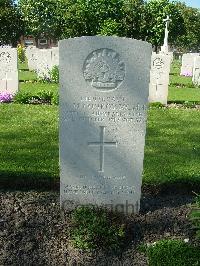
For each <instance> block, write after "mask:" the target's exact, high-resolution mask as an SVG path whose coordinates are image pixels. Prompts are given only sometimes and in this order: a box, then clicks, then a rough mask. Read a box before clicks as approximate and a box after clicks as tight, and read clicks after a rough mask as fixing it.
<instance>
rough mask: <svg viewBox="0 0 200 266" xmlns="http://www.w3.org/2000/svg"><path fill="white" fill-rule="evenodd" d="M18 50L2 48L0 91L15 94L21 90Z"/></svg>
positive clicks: (0, 50) (0, 53) (0, 54)
mask: <svg viewBox="0 0 200 266" xmlns="http://www.w3.org/2000/svg"><path fill="white" fill-rule="evenodd" d="M17 64H18V63H17V49H16V48H10V47H0V91H8V92H10V93H12V94H15V93H16V92H17V91H18V89H19V81H18V68H17Z"/></svg>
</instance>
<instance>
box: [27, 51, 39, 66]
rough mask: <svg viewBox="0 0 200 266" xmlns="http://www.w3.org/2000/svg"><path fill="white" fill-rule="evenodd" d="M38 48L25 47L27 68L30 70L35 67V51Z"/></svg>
mask: <svg viewBox="0 0 200 266" xmlns="http://www.w3.org/2000/svg"><path fill="white" fill-rule="evenodd" d="M38 50H39V49H38V48H36V47H35V46H30V47H27V48H26V57H27V60H28V68H29V70H30V71H32V70H36V69H37V52H38Z"/></svg>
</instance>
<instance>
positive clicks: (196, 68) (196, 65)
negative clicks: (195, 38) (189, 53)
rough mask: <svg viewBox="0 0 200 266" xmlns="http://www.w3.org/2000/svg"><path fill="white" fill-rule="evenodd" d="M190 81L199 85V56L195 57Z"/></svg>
mask: <svg viewBox="0 0 200 266" xmlns="http://www.w3.org/2000/svg"><path fill="white" fill-rule="evenodd" d="M192 81H193V83H194V84H195V85H198V86H200V56H197V57H195V60H194V69H193V77H192Z"/></svg>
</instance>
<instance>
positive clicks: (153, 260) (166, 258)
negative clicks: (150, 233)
mask: <svg viewBox="0 0 200 266" xmlns="http://www.w3.org/2000/svg"><path fill="white" fill-rule="evenodd" d="M145 253H146V255H147V257H148V265H149V266H189V265H193V266H195V265H200V252H199V247H195V246H192V245H191V244H188V243H184V242H183V241H181V240H160V241H158V242H156V244H154V245H152V246H149V247H147V248H146V252H145Z"/></svg>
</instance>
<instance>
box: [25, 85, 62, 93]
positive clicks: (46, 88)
mask: <svg viewBox="0 0 200 266" xmlns="http://www.w3.org/2000/svg"><path fill="white" fill-rule="evenodd" d="M58 86H59V85H58V84H55V83H40V82H35V83H22V82H21V83H20V91H21V92H29V93H33V94H37V93H39V92H41V91H52V92H57V91H58Z"/></svg>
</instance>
